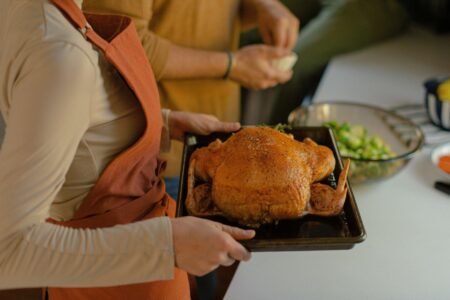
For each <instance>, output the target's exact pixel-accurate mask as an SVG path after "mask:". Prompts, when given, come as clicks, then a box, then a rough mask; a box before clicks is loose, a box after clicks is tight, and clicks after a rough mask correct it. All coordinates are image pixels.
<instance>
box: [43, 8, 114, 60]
mask: <svg viewBox="0 0 450 300" xmlns="http://www.w3.org/2000/svg"><path fill="white" fill-rule="evenodd" d="M51 2H52V3H53V4H54V5H55V6H56V7H57V8H58V9H59V10H60V11H61V12H62V13H63V14H64V15H65V16H66V18H67V19H68V20H69V21H70V22H71V23H72V24H73V25H74V26H75V28H77V30H78V31H79V32H80V33H81V34H82V35H83V36H84V38H85V39H87V40H89V41H91V42H92V43H93V44H94V45H95V46H97V47H98V48H100V49H101V50H102V51H103V52H106V49H107V48H108V46H109V43H108V42H107V41H105V40H104V39H103V38H101V37H100V36H99V35H98V34H97V33H95V31H94V30H92V27H91V26H90V25H89V23H88V21H87V20H86V17H85V15H84V14H83V13H82V11H81V10H80V8H79V7H78V6H77V4H76V3H75V1H74V0H51Z"/></svg>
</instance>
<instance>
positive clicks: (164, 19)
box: [83, 0, 240, 176]
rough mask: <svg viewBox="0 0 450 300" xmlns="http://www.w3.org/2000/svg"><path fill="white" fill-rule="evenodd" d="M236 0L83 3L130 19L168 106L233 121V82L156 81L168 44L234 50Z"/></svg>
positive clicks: (175, 165) (174, 166)
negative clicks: (132, 20)
mask: <svg viewBox="0 0 450 300" xmlns="http://www.w3.org/2000/svg"><path fill="white" fill-rule="evenodd" d="M239 4H240V1H239V0H121V1H117V0H85V1H84V4H83V8H84V9H85V10H87V11H91V12H98V13H112V14H121V15H128V16H130V17H132V18H133V19H134V21H135V24H136V27H137V29H138V32H139V35H140V37H141V41H142V44H143V46H144V48H145V50H146V52H147V56H148V58H149V61H150V64H151V65H152V68H153V71H154V73H155V76H156V78H157V79H158V80H159V84H158V85H159V91H160V95H161V104H162V106H163V107H165V108H170V109H171V110H183V111H192V112H201V113H209V114H213V115H215V116H217V117H218V118H219V119H221V120H226V121H238V120H239V117H240V102H239V101H240V100H239V99H240V93H239V86H238V85H237V84H236V83H234V82H232V81H226V80H222V79H190V80H180V79H177V80H160V79H161V77H162V76H163V74H164V68H165V65H166V61H167V56H168V50H169V47H170V43H174V44H176V45H179V46H184V47H190V48H196V49H202V50H214V51H227V50H235V49H236V48H237V46H238V39H239V18H238V15H239ZM181 155H182V145H181V143H173V145H172V151H171V152H170V153H169V154H168V155H167V156H165V158H166V159H168V168H167V171H166V175H168V176H176V175H179V170H180V165H181Z"/></svg>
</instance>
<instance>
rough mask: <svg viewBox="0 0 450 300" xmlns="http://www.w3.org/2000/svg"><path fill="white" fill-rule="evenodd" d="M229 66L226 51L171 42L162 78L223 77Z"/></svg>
mask: <svg viewBox="0 0 450 300" xmlns="http://www.w3.org/2000/svg"><path fill="white" fill-rule="evenodd" d="M227 66H228V55H227V53H226V52H220V51H208V50H200V49H193V48H187V47H181V46H177V45H174V44H171V46H170V50H169V54H168V58H167V62H166V66H165V70H164V74H163V76H162V79H184V78H217V79H219V78H222V77H223V76H224V74H225V72H226V69H227Z"/></svg>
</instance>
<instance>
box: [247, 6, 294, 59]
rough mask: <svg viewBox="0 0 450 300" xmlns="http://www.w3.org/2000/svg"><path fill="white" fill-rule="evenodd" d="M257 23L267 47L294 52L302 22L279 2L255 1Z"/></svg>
mask: <svg viewBox="0 0 450 300" xmlns="http://www.w3.org/2000/svg"><path fill="white" fill-rule="evenodd" d="M254 2H255V6H256V12H257V16H256V18H257V23H258V27H259V32H260V33H261V37H262V39H263V41H264V43H266V44H267V45H272V46H275V47H280V48H284V49H288V50H292V49H293V48H294V46H295V43H296V42H297V38H298V32H299V28H300V21H299V20H298V19H297V17H296V16H295V15H294V14H292V13H291V12H290V11H289V9H288V8H287V7H285V6H284V5H283V4H282V3H280V2H279V1H273V0H255V1H254Z"/></svg>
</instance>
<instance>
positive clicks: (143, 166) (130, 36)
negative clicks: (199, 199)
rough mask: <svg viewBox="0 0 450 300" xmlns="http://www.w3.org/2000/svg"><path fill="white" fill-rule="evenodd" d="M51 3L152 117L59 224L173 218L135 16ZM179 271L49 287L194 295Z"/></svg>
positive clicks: (126, 294)
mask: <svg viewBox="0 0 450 300" xmlns="http://www.w3.org/2000/svg"><path fill="white" fill-rule="evenodd" d="M51 2H52V3H53V4H54V5H55V6H56V7H58V8H59V10H60V11H61V12H62V13H63V14H64V15H65V16H66V18H67V19H68V20H69V21H70V22H71V23H72V24H73V25H74V26H75V27H76V28H77V29H78V30H79V31H80V32H81V33H82V34H83V35H84V36H85V38H86V39H87V40H88V41H89V42H91V43H92V44H93V45H94V46H96V47H97V48H98V50H99V51H100V52H101V53H103V55H104V56H105V58H106V59H107V60H108V61H109V62H110V63H111V64H112V65H113V66H114V67H115V68H116V69H117V70H118V71H119V72H120V74H121V75H122V77H123V78H124V80H125V81H126V82H127V84H128V85H129V87H130V88H131V89H132V90H133V92H134V93H135V95H136V97H137V98H138V99H139V102H140V105H141V106H142V109H143V111H144V114H145V118H146V128H145V131H144V133H143V135H142V136H141V137H140V139H139V140H138V141H137V142H136V143H135V144H134V145H133V146H131V147H130V148H128V149H127V150H125V151H124V152H122V153H121V154H120V155H119V156H118V157H116V158H115V159H114V160H113V161H112V162H111V163H110V164H109V165H108V167H107V168H106V169H105V171H104V172H103V174H102V175H101V176H100V178H99V179H98V181H97V182H96V184H95V186H94V187H93V188H92V190H91V191H90V192H89V194H88V195H87V196H86V198H85V199H84V200H83V203H82V204H81V206H80V208H79V209H78V210H77V211H76V212H75V215H74V217H73V219H72V220H70V221H68V222H54V223H57V224H60V225H63V226H68V227H73V228H101V227H110V226H114V225H117V224H127V223H131V222H136V221H140V220H144V219H148V218H152V217H158V216H171V217H173V216H174V214H175V202H174V201H173V199H171V198H170V197H168V195H167V194H166V193H165V186H164V182H163V180H162V179H161V176H160V172H161V171H162V170H163V168H164V167H165V162H163V161H161V160H159V159H158V153H159V146H160V136H161V129H162V118H161V108H160V103H159V95H158V89H157V86H156V82H155V79H154V76H153V72H152V70H151V68H150V65H149V63H148V60H147V57H146V55H145V52H144V50H143V48H142V46H141V44H140V41H139V38H138V35H137V32H136V29H135V27H134V26H133V23H132V21H131V19H130V18H127V17H123V16H110V15H92V14H86V15H84V14H83V13H82V11H81V10H80V9H79V7H78V6H77V5H76V4H75V2H74V1H73V0H51ZM88 22H89V25H88ZM91 26H92V28H91ZM112 271H113V270H112ZM174 274H175V278H174V279H173V280H167V281H156V282H148V283H142V284H133V285H125V286H114V287H106V288H103V287H102V288H48V295H49V298H50V300H72V299H76V300H81V299H96V300H104V299H133V300H134V299H136V300H140V299H158V300H159V299H177V300H178V299H189V298H190V295H189V284H188V279H187V274H186V273H185V272H183V271H181V270H179V269H175V273H174ZM124 276H126V275H124Z"/></svg>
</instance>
